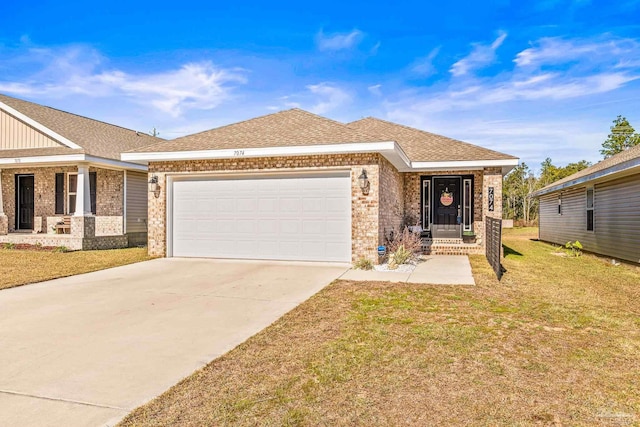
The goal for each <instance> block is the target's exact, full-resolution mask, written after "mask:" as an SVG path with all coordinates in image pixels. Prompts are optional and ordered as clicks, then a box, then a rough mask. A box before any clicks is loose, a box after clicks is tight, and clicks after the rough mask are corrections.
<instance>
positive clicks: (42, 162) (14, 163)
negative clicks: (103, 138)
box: [0, 153, 147, 172]
mask: <svg viewBox="0 0 640 427" xmlns="http://www.w3.org/2000/svg"><path fill="white" fill-rule="evenodd" d="M77 163H89V164H92V165H95V166H100V167H104V168H107V169H118V170H125V169H126V170H136V171H141V172H146V171H147V166H146V165H142V164H137V163H132V162H128V161H122V160H115V159H107V158H104V157H97V156H91V155H88V154H84V153H73V154H54V155H49V156H22V157H4V158H0V169H2V168H16V167H23V165H29V166H43V167H50V166H55V165H65V164H72V165H73V164H77Z"/></svg>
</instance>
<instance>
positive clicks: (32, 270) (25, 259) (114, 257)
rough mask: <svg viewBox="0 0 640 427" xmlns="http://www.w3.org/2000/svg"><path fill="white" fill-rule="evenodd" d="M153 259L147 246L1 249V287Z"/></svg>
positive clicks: (10, 286)
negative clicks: (66, 249) (69, 250)
mask: <svg viewBox="0 0 640 427" xmlns="http://www.w3.org/2000/svg"><path fill="white" fill-rule="evenodd" d="M148 259H150V257H149V256H148V255H147V249H146V248H127V249H111V250H104V251H77V252H46V251H28V250H16V249H0V289H5V288H12V287H14V286H20V285H26V284H29V283H35V282H42V281H43V280H50V279H56V278H59V277H66V276H73V275H74V274H80V273H88V272H91V271H96V270H104V269H105V268H111V267H117V266H119V265H125V264H132V263H134V262H140V261H146V260H148Z"/></svg>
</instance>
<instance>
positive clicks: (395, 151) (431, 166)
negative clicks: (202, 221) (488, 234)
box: [120, 141, 518, 175]
mask: <svg viewBox="0 0 640 427" xmlns="http://www.w3.org/2000/svg"><path fill="white" fill-rule="evenodd" d="M354 153H355V154H358V153H379V154H381V155H382V156H384V157H385V158H386V159H387V160H388V161H389V162H390V163H391V164H392V165H393V166H394V167H395V168H396V169H397V170H398V171H399V172H415V171H435V170H472V169H483V168H487V167H499V168H501V170H502V174H503V175H504V174H506V173H507V172H509V171H510V170H511V169H513V168H514V167H515V166H517V165H518V159H516V158H513V159H494V160H468V161H440V162H412V161H411V160H410V159H409V157H408V156H407V154H406V153H405V152H404V150H403V149H402V147H400V145H399V144H398V143H397V142H395V141H379V142H355V143H345V144H319V145H299V146H285V147H262V148H229V149H221V150H196V151H157V152H128V153H122V154H121V155H120V158H121V159H122V160H123V161H128V162H163V161H186V160H222V159H238V158H257V157H286V156H312V155H331V154H354Z"/></svg>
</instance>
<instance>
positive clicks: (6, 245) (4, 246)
mask: <svg viewBox="0 0 640 427" xmlns="http://www.w3.org/2000/svg"><path fill="white" fill-rule="evenodd" d="M15 248H16V244H15V243H11V242H6V243H3V244H2V249H15Z"/></svg>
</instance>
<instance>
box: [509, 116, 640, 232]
mask: <svg viewBox="0 0 640 427" xmlns="http://www.w3.org/2000/svg"><path fill="white" fill-rule="evenodd" d="M638 144H640V134H638V133H636V131H635V129H634V128H633V126H631V124H630V123H629V121H628V120H627V119H626V118H625V117H623V116H618V117H617V118H616V119H615V120H614V121H613V126H611V133H610V134H609V136H608V137H607V139H606V140H605V141H604V142H603V143H602V149H601V150H600V154H602V156H603V157H604V158H605V159H606V158H609V157H611V156H613V155H615V154H618V153H621V152H622V151H624V150H627V149H629V148H631V147H634V146H636V145H638ZM589 166H591V163H590V162H588V161H586V160H580V161H578V162H575V163H569V164H568V165H567V166H563V167H562V166H555V165H554V164H553V162H552V160H551V159H550V158H549V157H547V158H546V159H545V160H544V161H543V162H542V164H541V168H540V174H539V175H538V176H536V175H535V174H534V173H533V171H532V170H531V169H530V168H529V166H528V165H527V164H526V163H524V162H523V163H521V164H519V165H518V166H516V167H515V168H514V169H513V170H512V171H511V172H509V174H508V175H507V176H506V177H505V178H504V182H503V184H502V216H503V218H506V219H513V220H514V221H516V222H520V223H522V224H523V225H533V224H536V223H537V221H538V200H537V199H534V198H532V197H531V193H533V192H534V191H536V190H539V189H541V188H543V187H546V186H547V185H549V184H551V183H553V182H555V181H558V180H560V179H562V178H566V177H568V176H569V175H573V174H574V173H576V172H579V171H581V170H582V169H585V168H588V167H589Z"/></svg>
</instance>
